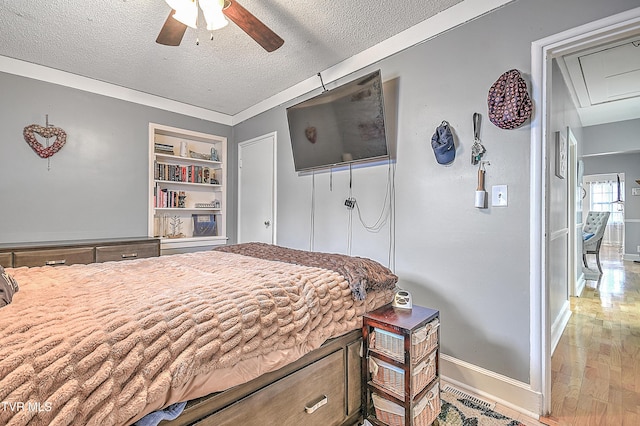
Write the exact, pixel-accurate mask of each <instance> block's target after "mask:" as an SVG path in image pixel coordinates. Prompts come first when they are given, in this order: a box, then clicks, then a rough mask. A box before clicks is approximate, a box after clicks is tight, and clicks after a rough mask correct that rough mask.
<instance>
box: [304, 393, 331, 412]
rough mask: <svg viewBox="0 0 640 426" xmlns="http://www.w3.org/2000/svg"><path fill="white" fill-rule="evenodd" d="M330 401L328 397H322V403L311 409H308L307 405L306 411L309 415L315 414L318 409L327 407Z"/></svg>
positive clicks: (317, 403)
mask: <svg viewBox="0 0 640 426" xmlns="http://www.w3.org/2000/svg"><path fill="white" fill-rule="evenodd" d="M328 400H329V398H327V395H322V398H320V401H318V402H316V403H315V404H313V405H312V406H311V407H307V406H306V405H305V407H304V411H306V412H307V413H308V414H313V412H314V411H316V410H317V409H318V408H320V407H322V406H323V405H325V404H326V403H327V401H328Z"/></svg>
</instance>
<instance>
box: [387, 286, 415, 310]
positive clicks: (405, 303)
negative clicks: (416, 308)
mask: <svg viewBox="0 0 640 426" xmlns="http://www.w3.org/2000/svg"><path fill="white" fill-rule="evenodd" d="M391 305H392V306H393V307H394V308H401V309H411V308H412V307H413V302H412V300H411V293H409V292H408V291H406V290H398V291H397V292H396V294H395V296H394V297H393V302H392V303H391Z"/></svg>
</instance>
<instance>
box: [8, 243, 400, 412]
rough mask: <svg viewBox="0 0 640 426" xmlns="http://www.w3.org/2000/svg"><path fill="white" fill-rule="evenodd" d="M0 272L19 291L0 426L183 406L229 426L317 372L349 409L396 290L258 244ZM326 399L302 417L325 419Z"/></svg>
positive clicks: (370, 271) (391, 282)
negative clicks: (381, 310)
mask: <svg viewBox="0 0 640 426" xmlns="http://www.w3.org/2000/svg"><path fill="white" fill-rule="evenodd" d="M6 272H7V273H8V274H9V275H11V276H12V277H14V278H15V280H16V281H17V283H18V285H19V288H20V289H19V291H18V292H17V293H16V294H14V297H13V300H12V302H11V303H10V304H8V305H7V306H5V307H3V308H1V309H0V336H2V345H0V401H2V404H3V405H4V409H3V407H2V406H0V423H1V424H12V425H27V424H29V425H55V424H59V425H66V424H82V425H91V424H100V425H127V424H132V423H134V422H136V421H137V420H139V419H140V418H141V417H143V416H144V415H146V414H148V413H151V412H154V411H156V410H159V409H162V408H163V407H166V406H168V405H170V404H173V403H175V402H179V401H191V402H190V403H189V404H190V405H188V408H187V410H186V411H185V416H186V417H185V418H190V420H188V421H189V422H190V423H191V422H192V420H193V421H195V420H198V421H199V420H202V419H204V420H202V424H207V420H206V419H207V418H208V419H209V422H210V424H233V423H234V422H235V421H234V420H232V419H234V418H235V419H238V418H239V417H238V416H241V415H242V413H243V412H244V413H246V411H247V408H243V407H245V406H244V405H243V404H244V403H245V401H246V404H247V405H246V407H254V408H249V409H255V407H264V406H265V399H266V400H267V403H266V404H267V405H273V406H275V407H277V406H278V404H285V405H286V403H287V401H286V398H284V399H283V400H282V401H280V402H278V401H271V402H272V403H271V404H269V402H270V401H268V400H269V398H270V397H269V395H270V393H269V391H270V389H275V390H277V389H280V390H282V389H285V390H286V389H297V388H295V386H297V385H296V384H300V383H303V384H304V383H309V384H314V383H316V382H315V381H317V380H320V379H321V378H322V380H324V378H323V377H324V375H325V374H324V372H325V371H329V373H330V374H328V376H331V377H330V380H329V382H330V383H333V384H330V385H329V386H331V387H335V386H338V385H340V384H341V383H342V384H343V385H344V395H343V396H342V399H343V400H344V401H347V402H348V401H357V398H354V397H353V395H350V394H351V393H353V392H356V391H358V392H359V384H358V385H357V388H358V389H356V386H355V382H357V379H356V378H354V376H353V374H354V371H356V370H355V367H354V364H356V363H357V362H356V361H355V359H356V358H357V349H358V345H357V344H356V343H357V342H358V330H359V329H360V327H361V324H362V315H363V314H364V313H365V312H367V311H370V310H373V309H376V308H377V307H380V306H382V305H384V304H387V303H389V302H390V301H391V299H392V297H393V291H394V287H395V282H396V280H397V278H396V277H395V275H393V274H392V273H391V271H389V270H388V269H386V268H384V267H383V266H381V265H379V264H378V263H376V262H373V261H370V260H368V259H362V258H357V257H349V256H344V255H329V254H310V253H308V252H303V251H298V250H291V249H285V248H282V247H277V246H270V245H265V244H255V243H253V244H241V245H236V246H226V247H224V248H222V249H220V250H213V251H207V252H198V253H189V254H180V255H171V256H162V257H158V258H149V259H138V260H131V261H123V262H106V263H93V264H89V265H71V266H59V267H35V268H13V269H12V268H7V269H6ZM342 364H345V365H344V366H343V367H342V368H336V367H335V366H336V365H342ZM347 364H349V365H350V367H349V368H347ZM340 372H341V373H340ZM341 374H342V375H343V376H344V377H341V376H340V375H341ZM349 376H350V378H349ZM331 381H333V382H331ZM349 383H350V385H349ZM334 385H335V386H334ZM269 386H278V387H277V388H270V387H269ZM292 386H294V387H293V388H292ZM311 387H313V386H311ZM338 387H339V386H338ZM293 393H294V394H296V393H297V392H295V391H294V392H293ZM323 396H324V397H325V399H326V396H325V395H320V399H318V400H317V401H310V402H308V403H307V402H305V404H306V405H308V406H307V408H308V409H307V410H305V409H304V407H303V410H302V411H303V412H306V413H309V411H310V410H311V411H312V412H316V411H317V412H318V413H324V414H326V413H329V412H330V411H331V410H329V409H325V410H324V411H323V410H322V408H320V407H322V406H323V405H324V404H327V402H326V401H324V402H323V398H322V397H323ZM340 398H341V397H340V396H338V399H340ZM211 401H213V402H211ZM256 401H257V402H256ZM260 401H262V402H260ZM331 403H333V399H332V401H331ZM256 404H257V405H256ZM260 404H262V405H260ZM309 404H310V405H309ZM194 407H195V408H194ZM343 409H344V407H343ZM356 409H357V407H354V406H353V404H350V405H349V406H348V408H347V413H346V415H345V416H342V417H341V418H340V419H339V420H336V419H333V420H330V421H327V420H326V419H325V420H321V421H318V422H317V423H315V424H342V423H343V422H347V421H349V419H352V418H354V415H355V414H354V410H356ZM349 412H350V413H349ZM220 413H223V414H220ZM281 414H282V413H280V415H281ZM324 414H322V415H324ZM272 415H275V416H277V415H279V414H278V412H277V411H276V412H275V413H273V414H272ZM189 416H190V417H189ZM287 418H288V417H287ZM319 418H322V417H319ZM179 419H180V417H179ZM236 421H237V420H236ZM225 422H228V423H225ZM285 423H286V422H283V423H282V424H285ZM263 424H266V423H263ZM292 424H293V423H292ZM308 424H313V422H311V423H308ZM345 424H346V423H345Z"/></svg>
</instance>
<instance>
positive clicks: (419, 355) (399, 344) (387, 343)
mask: <svg viewBox="0 0 640 426" xmlns="http://www.w3.org/2000/svg"><path fill="white" fill-rule="evenodd" d="M439 328H440V321H439V320H438V319H434V320H433V321H431V322H429V323H428V324H426V325H425V326H424V327H421V328H419V329H417V330H416V331H414V332H413V333H412V334H411V362H412V363H414V364H417V363H419V362H420V361H422V359H424V357H425V356H427V355H429V354H430V353H431V352H433V350H434V349H435V348H436V347H437V346H438V330H439ZM369 347H370V348H371V350H372V351H373V352H379V353H381V354H383V355H386V356H388V357H389V358H392V359H394V360H396V361H398V362H404V337H403V336H402V335H400V334H396V333H391V332H389V331H386V330H381V329H379V328H374V329H373V332H372V333H371V334H370V335H369Z"/></svg>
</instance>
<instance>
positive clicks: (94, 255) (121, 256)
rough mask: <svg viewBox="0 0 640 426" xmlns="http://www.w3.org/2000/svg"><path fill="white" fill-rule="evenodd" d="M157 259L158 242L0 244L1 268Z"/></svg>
mask: <svg viewBox="0 0 640 426" xmlns="http://www.w3.org/2000/svg"><path fill="white" fill-rule="evenodd" d="M155 256H160V240H159V239H157V238H148V237H138V238H113V239H97V240H76V241H52V242H45V243H42V242H38V243H23V244H20V243H14V244H0V265H2V266H4V267H7V268H11V267H13V268H19V267H22V266H29V267H31V266H57V265H73V264H75V263H84V264H87V263H94V262H108V261H116V260H127V259H141V258H145V257H155Z"/></svg>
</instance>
